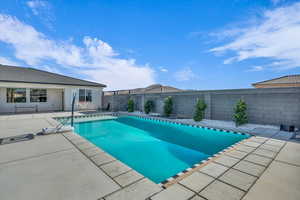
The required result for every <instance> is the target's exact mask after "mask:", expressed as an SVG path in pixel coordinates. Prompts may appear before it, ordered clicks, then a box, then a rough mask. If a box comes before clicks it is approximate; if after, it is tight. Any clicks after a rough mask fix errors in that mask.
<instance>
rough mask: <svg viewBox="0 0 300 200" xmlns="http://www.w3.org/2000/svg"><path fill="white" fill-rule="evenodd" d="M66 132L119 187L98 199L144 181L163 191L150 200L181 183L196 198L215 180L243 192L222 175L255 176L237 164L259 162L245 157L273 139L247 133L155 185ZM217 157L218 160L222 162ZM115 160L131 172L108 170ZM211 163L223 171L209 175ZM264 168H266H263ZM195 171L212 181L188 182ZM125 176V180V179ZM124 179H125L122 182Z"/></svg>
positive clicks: (153, 194) (111, 195)
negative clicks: (227, 181)
mask: <svg viewBox="0 0 300 200" xmlns="http://www.w3.org/2000/svg"><path fill="white" fill-rule="evenodd" d="M141 118H144V117H141ZM159 121H164V120H159ZM166 121H167V120H166ZM172 123H177V124H183V125H187V124H184V123H179V122H172ZM190 126H195V127H202V126H198V125H190ZM206 128H207V127H206ZM208 129H213V128H208ZM213 130H220V129H213ZM220 131H225V132H232V131H226V130H220ZM235 134H242V133H237V132H235ZM63 135H64V136H65V137H66V138H67V139H68V140H69V141H70V142H71V143H72V144H73V145H74V146H75V147H76V148H77V149H78V150H79V151H80V152H81V153H82V154H84V155H85V156H86V157H87V158H88V159H90V160H91V161H92V162H93V163H94V164H95V165H97V166H98V168H99V169H100V170H102V171H103V172H104V173H106V174H107V175H108V176H109V177H110V178H111V179H112V180H113V181H114V182H116V183H117V184H118V185H119V186H120V189H119V190H117V191H115V192H113V193H112V194H109V195H107V196H105V197H99V198H103V199H110V198H112V197H113V196H115V195H116V194H115V193H121V194H125V195H126V194H127V193H128V192H130V191H129V190H131V189H133V190H135V188H136V187H135V185H138V184H139V183H141V182H143V181H146V182H149V183H151V184H153V186H154V185H155V187H156V186H157V187H159V188H161V189H160V190H156V191H154V192H153V193H152V194H151V195H148V196H147V199H149V198H152V197H154V196H156V195H157V196H158V195H159V193H160V192H163V191H166V190H167V189H168V188H169V187H172V186H173V185H179V186H181V187H183V188H185V189H186V190H188V191H191V194H192V195H191V196H190V197H188V198H189V199H190V198H193V197H195V196H199V198H203V197H204V196H203V195H201V193H202V194H203V191H205V190H207V188H209V187H212V186H211V185H213V183H215V182H216V181H217V182H220V183H221V184H225V185H227V186H226V187H228V186H229V188H232V187H233V188H234V189H233V190H238V191H242V190H240V189H238V188H237V187H236V186H232V185H230V184H227V183H225V182H223V181H222V180H221V177H222V176H224V174H226V173H227V172H228V171H230V170H231V171H233V170H235V171H238V173H245V174H246V176H253V177H255V175H253V174H251V173H250V174H249V173H247V172H243V169H237V168H238V167H236V166H238V164H239V163H241V162H247V163H250V164H252V165H257V164H254V163H253V162H251V161H250V162H248V161H246V160H243V159H245V158H246V157H247V156H248V155H250V154H252V153H253V152H254V151H255V150H257V149H259V150H260V149H263V148H262V147H261V146H262V145H263V144H266V142H267V141H269V140H270V139H265V138H263V137H256V136H253V135H250V134H247V135H249V136H250V137H248V138H246V139H243V140H241V141H239V142H237V143H235V144H233V145H231V146H229V147H228V148H226V149H224V150H222V151H220V152H218V153H216V154H215V155H213V156H212V157H209V158H208V159H207V160H203V161H201V162H200V163H198V164H195V165H193V166H192V167H190V168H188V169H185V170H183V171H182V172H180V173H178V174H176V175H174V176H173V177H170V178H169V179H168V180H166V181H164V182H162V183H159V184H155V183H153V182H152V181H151V180H150V179H148V178H147V177H144V176H143V175H141V174H139V173H138V172H136V171H135V170H133V169H131V168H130V167H128V166H127V165H126V164H125V163H123V162H122V161H120V160H118V159H116V158H114V157H113V156H111V155H110V154H108V153H106V152H105V151H104V150H102V149H101V148H100V147H97V146H95V145H94V144H93V143H91V142H90V141H88V140H87V139H85V138H83V137H82V136H80V135H78V134H76V133H74V132H68V133H64V134H63ZM87 143H89V144H87ZM275 143H276V145H278V146H279V145H282V144H277V141H275ZM278 143H279V142H278ZM96 149H98V150H96ZM263 150H265V149H263ZM93 151H98V152H96V153H95V154H94V153H92V152H93ZM235 152H237V153H235ZM235 154H236V155H235ZM242 154H244V155H242ZM257 156H260V155H257ZM102 157H106V158H108V159H103V158H102ZM226 158H228V159H232V160H235V161H236V162H234V163H231V164H229V165H228V164H227V166H226V162H225V163H224V162H222V161H220V160H221V159H226ZM217 159H219V161H218V160H217ZM114 162H120V163H122V164H124V165H125V166H127V167H128V171H126V170H124V171H122V172H120V173H118V174H115V175H112V174H110V173H108V172H105V170H104V169H103V166H109V165H110V164H111V163H114ZM209 164H212V165H218V166H220V167H221V168H224V170H222V172H220V173H218V175H213V174H206V173H205V171H203V170H201V169H202V168H204V169H205V166H207V165H209ZM257 166H260V167H262V165H257ZM244 171H245V170H244ZM262 171H264V170H262ZM194 173H196V174H197V173H198V174H202V175H204V176H207V177H209V178H210V179H211V180H210V181H209V183H207V184H205V186H203V187H202V186H201V187H200V186H197V185H189V184H188V183H187V182H189V180H192V181H191V182H193V174H194ZM130 174H135V175H137V176H136V177H135V178H133V179H130V178H131V177H130V178H129V179H128V177H126V176H130ZM190 175H191V176H190ZM194 176H197V175H194ZM259 176H261V173H260V174H258V175H257V176H256V178H257V177H259ZM122 179H124V181H123V180H122ZM126 179H128V180H126ZM121 180H122V181H123V183H122V181H121ZM194 181H195V180H194ZM151 187H152V186H151ZM197 187H200V188H199V189H197ZM129 188H131V189H129ZM195 188H196V189H195ZM148 189H149V190H151V188H148ZM195 190H197V191H195ZM197 192H199V194H197V195H195V193H197Z"/></svg>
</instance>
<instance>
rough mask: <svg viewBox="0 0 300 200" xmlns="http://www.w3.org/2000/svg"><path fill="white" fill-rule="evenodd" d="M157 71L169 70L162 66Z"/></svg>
mask: <svg viewBox="0 0 300 200" xmlns="http://www.w3.org/2000/svg"><path fill="white" fill-rule="evenodd" d="M159 71H161V72H168V71H169V70H168V69H166V68H164V67H160V68H159Z"/></svg>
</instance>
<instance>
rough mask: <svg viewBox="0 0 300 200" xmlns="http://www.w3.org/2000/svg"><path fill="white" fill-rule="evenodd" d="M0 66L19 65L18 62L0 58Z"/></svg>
mask: <svg viewBox="0 0 300 200" xmlns="http://www.w3.org/2000/svg"><path fill="white" fill-rule="evenodd" d="M0 64H2V65H12V66H19V65H20V64H19V63H18V62H15V61H12V60H11V59H9V58H6V57H3V56H0Z"/></svg>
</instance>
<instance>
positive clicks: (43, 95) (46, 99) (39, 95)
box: [29, 88, 48, 103]
mask: <svg viewBox="0 0 300 200" xmlns="http://www.w3.org/2000/svg"><path fill="white" fill-rule="evenodd" d="M34 90H36V91H40V93H38V94H35V95H33V92H34ZM41 91H43V92H41ZM29 98H30V103H47V102H48V91H47V89H44V88H30V92H29ZM35 98H36V100H37V101H33V100H34V99H35ZM42 98H45V101H41V99H42Z"/></svg>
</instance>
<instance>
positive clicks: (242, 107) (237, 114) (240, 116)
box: [233, 99, 248, 126]
mask: <svg viewBox="0 0 300 200" xmlns="http://www.w3.org/2000/svg"><path fill="white" fill-rule="evenodd" d="M246 110H247V104H246V102H245V101H244V100H242V99H240V100H239V101H238V102H237V104H236V106H235V108H234V115H233V118H234V121H235V124H236V126H239V125H242V124H246V123H247V122H248V117H247V113H246Z"/></svg>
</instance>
